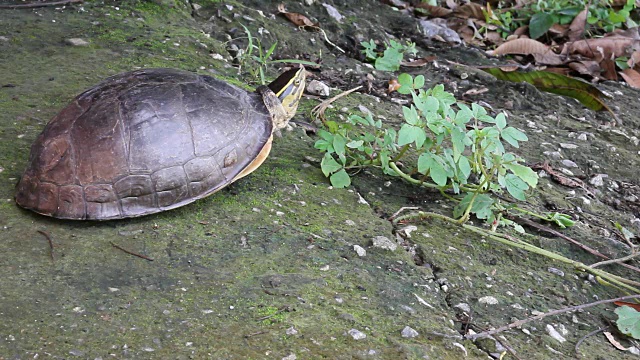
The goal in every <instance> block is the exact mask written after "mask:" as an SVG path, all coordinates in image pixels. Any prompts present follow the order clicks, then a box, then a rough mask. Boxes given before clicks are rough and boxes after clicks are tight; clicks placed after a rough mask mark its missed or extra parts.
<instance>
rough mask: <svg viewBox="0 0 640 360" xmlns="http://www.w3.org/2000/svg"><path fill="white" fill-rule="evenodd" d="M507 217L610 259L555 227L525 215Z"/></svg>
mask: <svg viewBox="0 0 640 360" xmlns="http://www.w3.org/2000/svg"><path fill="white" fill-rule="evenodd" d="M507 217H508V218H509V219H511V220H513V221H515V222H517V223H520V224H525V225H528V226H531V227H532V228H535V229H538V230H540V231H542V232H546V233H548V234H551V235H554V236H557V237H559V238H561V239H564V240H567V241H568V242H570V243H572V244H574V245H576V246H577V247H579V248H581V249H582V250H584V251H586V252H588V253H590V254H592V255H595V256H597V257H600V258H603V259H605V260H608V259H609V258H608V257H607V256H606V255H604V254H601V253H600V252H599V251H598V250H595V249H592V248H590V247H588V246H587V245H584V244H582V243H580V242H578V241H577V240H574V239H572V238H570V237H568V236H567V235H565V234H563V233H561V232H559V231H555V230H553V229H551V228H549V227H547V226H544V225H540V224H538V223H537V222H535V221H531V220H529V219H525V218H523V217H519V216H514V215H507Z"/></svg>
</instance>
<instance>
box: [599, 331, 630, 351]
mask: <svg viewBox="0 0 640 360" xmlns="http://www.w3.org/2000/svg"><path fill="white" fill-rule="evenodd" d="M604 336H605V337H606V338H607V340H609V342H610V343H611V345H613V347H615V348H616V349H618V350H622V351H627V350H629V349H628V348H626V347H624V346H622V344H620V342H618V340H616V338H615V337H613V335H611V333H610V332H608V331H605V332H604Z"/></svg>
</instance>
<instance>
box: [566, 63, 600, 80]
mask: <svg viewBox="0 0 640 360" xmlns="http://www.w3.org/2000/svg"><path fill="white" fill-rule="evenodd" d="M568 66H569V68H570V69H571V70H573V71H576V72H578V73H579V74H583V75H589V76H592V77H594V78H600V64H598V62H597V61H593V60H581V61H574V62H570V63H569V64H568Z"/></svg>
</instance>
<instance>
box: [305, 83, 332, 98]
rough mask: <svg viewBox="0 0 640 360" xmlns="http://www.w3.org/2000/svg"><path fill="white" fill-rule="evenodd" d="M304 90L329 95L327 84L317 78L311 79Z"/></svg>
mask: <svg viewBox="0 0 640 360" xmlns="http://www.w3.org/2000/svg"><path fill="white" fill-rule="evenodd" d="M306 90H307V92H308V93H309V94H311V95H318V96H329V94H331V92H330V90H329V86H327V84H325V83H323V82H321V81H318V80H311V81H310V82H309V84H308V85H307V87H306Z"/></svg>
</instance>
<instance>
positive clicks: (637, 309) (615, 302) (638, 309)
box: [613, 301, 640, 311]
mask: <svg viewBox="0 0 640 360" xmlns="http://www.w3.org/2000/svg"><path fill="white" fill-rule="evenodd" d="M613 303H614V304H616V305H618V306H628V307H632V308H634V309H635V310H636V311H640V304H638V303H630V302H626V301H614V302H613Z"/></svg>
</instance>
